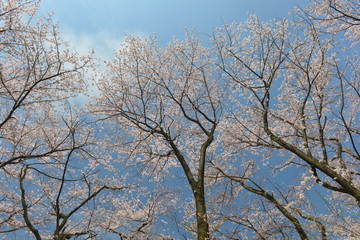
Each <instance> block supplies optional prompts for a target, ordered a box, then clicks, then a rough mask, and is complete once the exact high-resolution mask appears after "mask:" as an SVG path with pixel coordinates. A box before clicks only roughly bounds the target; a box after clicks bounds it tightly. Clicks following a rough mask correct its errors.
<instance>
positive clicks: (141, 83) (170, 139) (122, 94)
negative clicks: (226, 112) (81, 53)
mask: <svg viewBox="0 0 360 240" xmlns="http://www.w3.org/2000/svg"><path fill="white" fill-rule="evenodd" d="M101 79H102V80H101V81H100V82H99V88H100V91H101V96H100V97H99V99H98V104H97V106H96V110H97V111H98V112H99V113H101V114H103V116H104V118H106V119H107V120H109V121H112V122H114V123H116V125H117V126H116V128H117V130H118V132H119V133H124V132H126V133H127V137H126V138H128V140H127V141H126V142H127V145H126V146H125V145H121V148H120V149H119V151H120V152H122V153H124V152H126V151H127V152H128V153H129V152H130V153H131V156H129V160H128V161H133V162H135V164H140V163H141V164H143V165H144V168H143V169H142V171H143V172H147V173H148V174H149V175H150V176H151V177H153V178H154V179H155V180H156V181H165V178H168V177H169V175H170V176H171V175H172V174H173V173H174V170H173V169H174V168H175V169H176V168H179V167H181V169H182V171H183V174H184V175H185V177H186V179H187V182H188V186H189V187H190V188H191V191H192V195H193V200H194V205H195V206H192V207H195V211H194V212H195V214H194V215H195V217H196V222H197V228H196V229H197V230H196V234H197V238H198V239H208V238H209V218H208V212H207V208H206V207H207V206H206V205H207V202H206V192H207V191H210V190H206V189H205V188H206V181H205V173H206V171H207V170H206V168H207V158H208V157H209V155H210V153H209V147H210V145H211V144H212V142H213V141H214V135H215V132H216V129H217V125H218V122H219V119H220V116H221V102H222V95H223V94H224V93H225V92H224V89H225V88H224V87H223V86H222V85H221V84H219V83H218V81H217V76H216V72H215V68H214V65H213V60H212V58H211V56H210V50H209V49H207V48H205V47H203V46H202V45H201V42H200V41H199V39H198V38H197V37H196V36H195V35H193V34H189V35H188V37H187V38H186V39H185V40H184V41H179V40H174V41H173V42H172V43H171V44H169V45H168V46H167V47H166V48H161V47H159V46H158V45H157V43H156V39H154V38H148V39H141V38H137V37H131V36H129V37H127V38H126V40H125V43H124V45H123V46H122V47H121V50H120V51H119V52H118V54H117V57H116V58H115V59H114V60H113V61H111V62H109V63H108V73H107V75H106V76H104V77H102V78H101ZM125 140H126V139H125ZM123 141H124V140H123ZM190 217H191V216H190Z"/></svg>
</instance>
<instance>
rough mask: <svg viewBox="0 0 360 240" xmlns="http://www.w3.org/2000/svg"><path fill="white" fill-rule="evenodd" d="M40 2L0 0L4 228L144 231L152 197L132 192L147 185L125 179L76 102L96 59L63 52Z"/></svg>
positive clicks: (56, 233)
mask: <svg viewBox="0 0 360 240" xmlns="http://www.w3.org/2000/svg"><path fill="white" fill-rule="evenodd" d="M39 4H40V2H39V1H25V0H24V1H19V0H16V1H13V0H6V1H0V9H1V12H0V59H1V61H0V102H1V110H0V149H1V150H0V152H1V153H0V156H1V159H0V171H1V173H0V179H1V183H0V189H1V190H0V233H1V236H2V238H3V239H18V238H21V239H29V238H34V239H70V238H82V239H89V238H90V239H97V238H103V237H104V236H107V235H108V234H115V233H116V234H117V235H119V236H128V237H129V238H141V237H142V236H145V235H146V234H148V233H147V232H150V231H151V228H152V219H153V218H154V216H153V212H152V209H155V208H159V207H158V205H157V203H158V202H155V200H154V199H155V197H154V199H152V200H151V199H149V200H147V201H140V200H138V201H134V199H137V198H139V196H140V195H141V193H142V192H143V190H142V191H135V190H134V189H133V188H132V186H133V185H132V184H129V183H127V182H126V181H125V180H124V174H122V173H120V170H121V168H120V167H119V168H115V167H114V166H113V164H115V163H114V162H112V158H111V156H110V155H108V154H107V153H106V151H105V149H106V148H105V147H103V145H101V142H102V140H101V138H100V137H99V136H98V135H97V132H98V131H97V130H96V126H95V125H94V124H93V123H91V121H90V120H92V119H90V117H89V116H87V115H86V114H84V110H83V109H81V108H79V107H76V106H73V104H72V103H73V101H74V97H76V96H78V95H79V94H80V93H81V92H83V91H84V90H85V89H86V84H85V81H84V78H85V76H86V73H87V70H89V69H91V67H92V61H93V60H92V58H91V56H80V55H78V54H77V53H74V52H71V51H69V49H68V46H67V44H66V43H65V42H64V41H63V40H62V39H61V38H60V37H59V32H58V27H57V25H56V24H54V23H53V22H52V20H51V17H47V18H45V17H41V16H39V15H37V9H38V6H39ZM130 190H131V191H132V193H131V195H130V193H129V191H130ZM130 196H133V197H134V199H129V198H130ZM129 202H132V204H129ZM125 204H128V208H127V209H123V206H124V205H125ZM159 204H160V202H159ZM150 206H151V208H150ZM109 209H112V211H111V212H110V211H109ZM157 212H160V211H157ZM115 216H116V217H117V219H116V221H115V220H114V219H112V217H115ZM141 226H142V227H141ZM148 229H150V230H148ZM144 230H147V231H144Z"/></svg>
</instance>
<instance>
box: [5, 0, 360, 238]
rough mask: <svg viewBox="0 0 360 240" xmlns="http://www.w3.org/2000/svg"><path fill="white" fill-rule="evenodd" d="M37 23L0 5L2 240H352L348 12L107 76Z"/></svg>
mask: <svg viewBox="0 0 360 240" xmlns="http://www.w3.org/2000/svg"><path fill="white" fill-rule="evenodd" d="M38 7H39V1H25V0H17V1H13V0H4V1H0V9H1V12H0V36H1V37H0V59H1V61H0V101H1V110H0V149H1V151H0V154H1V155H0V156H1V159H0V171H1V173H0V178H1V182H0V236H1V238H4V239H18V238H19V239H21V238H26V239H28V238H34V239H58V240H60V239H119V238H120V239H178V238H184V239H194V238H197V239H299V238H300V239H339V238H342V239H358V238H360V231H359V229H360V221H359V220H360V219H359V208H360V177H359V176H360V169H359V161H360V149H359V148H360V146H359V142H360V126H359V123H360V113H359V112H360V78H359V77H360V69H359V56H358V54H359V50H358V49H359V45H358V44H359V40H360V28H359V25H360V4H359V2H358V1H356V0H313V1H310V3H309V5H308V6H307V7H306V8H304V9H297V8H294V10H293V13H292V15H291V18H289V19H274V20H271V21H266V22H262V21H259V19H258V17H257V16H250V17H249V19H248V20H247V21H244V22H240V23H237V22H235V23H231V24H224V25H223V26H220V27H218V28H216V29H215V30H214V32H213V33H212V34H211V35H210V36H209V39H206V41H203V39H204V38H205V37H204V36H202V35H199V34H197V33H196V31H195V30H193V31H190V30H188V31H186V37H185V38H184V39H183V40H179V39H174V40H173V41H172V42H170V43H168V45H167V46H160V45H159V44H158V42H157V39H156V37H154V36H152V37H136V36H127V37H126V38H125V40H124V42H123V43H122V45H121V46H120V48H119V49H120V50H119V51H118V52H117V53H116V56H115V58H114V59H110V60H108V59H106V66H105V67H104V68H102V67H99V65H98V64H96V63H97V61H98V59H95V58H94V57H93V56H92V54H91V52H89V55H88V56H82V55H80V54H78V53H76V52H75V53H74V52H73V51H71V50H70V48H69V46H68V44H67V43H66V42H64V41H63V40H62V38H61V34H60V33H59V30H58V26H57V25H56V24H54V23H53V21H52V18H51V16H50V17H46V18H45V17H42V16H40V15H38V14H37V10H38ZM208 40H209V41H208ZM204 42H206V43H204ZM91 83H93V84H94V85H95V86H96V90H95V91H93V94H90V93H89V91H88V90H87V87H88V86H89V85H90V84H91ZM94 92H95V93H94ZM80 94H89V95H90V98H91V100H90V101H89V102H88V103H87V104H85V105H82V106H79V105H77V104H76V102H75V101H74V98H75V97H77V96H79V95H80Z"/></svg>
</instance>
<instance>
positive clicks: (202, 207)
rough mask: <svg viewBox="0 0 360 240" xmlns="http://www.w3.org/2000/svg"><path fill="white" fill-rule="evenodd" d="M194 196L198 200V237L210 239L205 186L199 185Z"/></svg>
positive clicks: (199, 239) (201, 239)
mask: <svg viewBox="0 0 360 240" xmlns="http://www.w3.org/2000/svg"><path fill="white" fill-rule="evenodd" d="M194 196H195V202H196V220H197V235H198V236H197V239H198V240H205V239H210V236H209V223H208V218H207V212H206V203H205V193H204V187H201V186H200V187H198V191H196V192H194Z"/></svg>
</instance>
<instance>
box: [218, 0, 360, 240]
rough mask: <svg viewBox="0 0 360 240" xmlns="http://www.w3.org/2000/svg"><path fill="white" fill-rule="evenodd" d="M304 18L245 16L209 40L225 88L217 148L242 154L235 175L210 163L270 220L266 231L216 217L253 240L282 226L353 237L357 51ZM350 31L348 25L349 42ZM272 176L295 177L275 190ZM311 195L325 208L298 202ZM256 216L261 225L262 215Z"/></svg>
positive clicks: (279, 233) (357, 196)
mask: <svg viewBox="0 0 360 240" xmlns="http://www.w3.org/2000/svg"><path fill="white" fill-rule="evenodd" d="M319 2H320V1H319ZM319 2H316V3H319ZM321 2H324V3H325V2H326V3H330V5H329V6H330V8H332V9H334V8H333V7H332V6H334V7H335V8H336V9H337V10H336V9H334V11H336V12H339V11H341V10H339V9H341V6H343V7H345V8H346V7H350V6H352V7H354V11H355V10H356V11H357V12H358V9H356V5H351V4H350V5H346V3H344V4H343V5H339V3H337V2H338V1H321ZM339 2H341V3H342V1H339ZM350 2H351V1H350ZM314 4H315V3H314ZM331 4H334V5H331ZM326 6H328V5H326ZM310 9H311V8H310ZM313 13H314V14H318V12H316V11H315V10H314V12H313ZM352 13H353V12H352ZM307 17H308V16H307V15H305V16H301V20H299V21H298V20H297V19H296V21H288V20H279V21H274V22H260V21H259V20H258V19H257V17H255V16H253V17H252V18H251V19H250V20H248V21H247V22H245V23H240V24H236V23H234V24H232V25H230V26H227V25H225V26H224V27H222V28H219V29H218V30H217V31H216V33H215V34H214V38H213V41H214V49H215V51H216V53H217V54H218V58H219V62H218V65H219V67H220V68H221V70H222V72H223V77H224V78H227V79H228V81H231V82H232V83H233V89H234V92H233V94H232V97H231V99H232V103H231V105H232V110H231V114H230V115H229V116H227V118H226V119H227V120H226V123H224V125H223V127H222V131H224V132H222V136H223V138H224V140H223V142H224V144H225V145H226V146H227V149H229V150H230V151H233V152H234V155H231V154H230V156H231V158H234V157H235V156H236V155H238V156H239V157H241V154H242V155H245V154H246V156H247V157H242V160H241V161H242V162H243V163H242V164H243V165H241V166H242V168H241V169H238V170H232V169H230V170H228V169H226V168H223V167H221V165H220V164H222V163H214V166H215V168H216V169H218V170H219V171H220V173H221V175H222V176H223V177H226V178H228V179H229V181H230V182H231V184H236V183H237V184H238V185H239V187H240V188H242V189H245V190H247V191H248V192H250V193H253V194H255V195H256V196H258V197H260V198H263V200H259V199H258V200H259V202H258V203H259V206H258V210H256V211H261V212H263V213H264V214H265V215H267V217H270V218H271V220H270V222H271V224H270V225H269V226H268V227H267V228H265V229H264V227H263V226H261V225H260V224H258V223H256V221H257V220H256V219H254V218H253V219H252V220H250V219H249V218H248V217H244V216H235V217H232V218H230V217H228V216H225V218H226V219H227V220H230V221H232V222H233V223H236V224H238V225H239V226H240V225H242V226H246V227H245V228H247V229H251V230H252V231H253V233H254V234H255V235H256V236H257V237H259V238H260V239H270V238H274V239H278V238H281V237H283V238H284V237H285V236H286V228H287V227H285V226H286V225H287V224H285V225H284V221H287V222H289V223H291V225H292V226H290V229H294V230H296V232H297V233H298V236H299V237H300V238H301V239H310V238H322V239H327V237H330V236H338V237H339V236H342V237H344V236H346V237H348V238H351V239H352V238H354V239H355V238H358V237H359V232H358V226H359V221H358V218H357V217H356V216H357V215H358V213H359V206H360V187H359V177H358V176H359V171H358V170H359V165H358V161H359V145H358V142H359V109H360V108H359V103H360V101H359V100H360V99H359V96H360V95H359V86H360V85H359V74H358V73H359V69H358V66H359V64H358V57H357V54H358V52H357V51H356V50H354V49H352V50H351V51H349V50H348V49H347V48H345V47H344V46H341V47H339V46H338V45H339V42H336V39H338V38H339V36H338V35H334V34H337V33H338V32H335V33H334V34H332V35H329V34H328V33H327V34H326V31H325V33H324V31H323V28H324V27H326V28H328V27H329V26H330V23H329V22H327V23H326V26H324V25H322V24H320V25H318V24H316V23H315V22H313V19H311V18H307ZM329 19H330V20H329ZM329 19H328V18H326V20H324V21H331V17H330V18H329ZM332 20H333V21H335V22H331V24H333V27H336V26H338V28H337V29H338V30H339V31H340V30H342V29H344V30H348V28H343V26H342V25H339V24H342V21H340V22H338V20H339V19H338V18H335V19H332ZM355 25H356V23H355V24H352V25H351V26H350V27H351V28H352V27H354V28H353V30H352V31H354V32H352V34H353V35H352V36H353V38H356V37H355V35H356V34H355V33H356V26H355ZM353 38H350V39H353ZM353 40H354V41H356V40H355V39H353ZM342 58H343V59H342ZM239 153H241V154H240V155H239ZM251 156H253V157H251ZM259 159H260V160H259ZM233 161H239V160H238V159H237V160H233ZM263 166H266V168H263ZM244 169H245V170H244ZM280 171H285V172H286V171H287V172H289V174H290V173H291V174H292V178H294V179H296V180H295V181H294V182H291V184H290V183H289V182H287V183H283V184H281V182H280V181H281V180H280V179H277V180H276V176H278V175H279V174H280V173H279V172H280ZM269 172H271V173H273V175H274V177H272V176H269V175H268V174H266V173H269ZM283 177H286V176H283ZM287 177H289V176H287ZM312 191H313V193H311V192H312ZM315 191H318V197H319V198H318V201H319V202H318V203H317V204H319V203H320V202H322V203H323V204H324V205H325V206H322V208H321V210H318V211H317V210H316V207H314V203H313V202H312V200H311V197H309V195H308V196H306V195H307V194H312V197H314V196H313V195H314V192H315ZM255 202H256V201H252V202H251V204H254V203H255ZM245 207H246V206H245ZM247 208H248V207H247ZM253 208H254V209H256V207H255V206H253ZM345 209H346V210H345ZM320 212H321V213H320ZM279 213H280V215H279ZM250 214H251V213H250ZM264 214H263V215H264ZM259 219H260V222H261V223H262V225H265V224H264V219H265V218H264V216H262V218H259ZM290 231H293V230H290ZM316 232H317V233H316ZM284 234H285V235H284ZM245 236H246V235H245ZM242 237H244V236H242Z"/></svg>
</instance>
